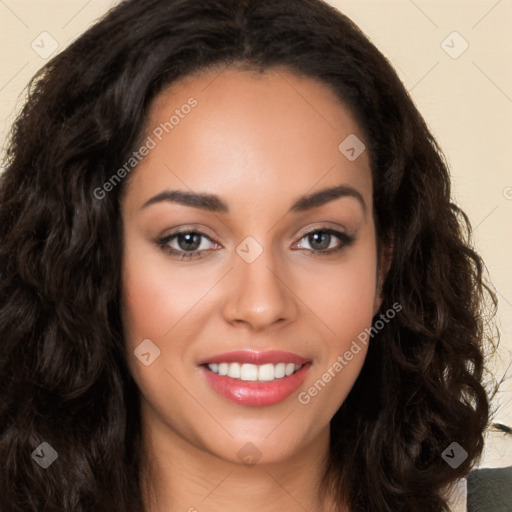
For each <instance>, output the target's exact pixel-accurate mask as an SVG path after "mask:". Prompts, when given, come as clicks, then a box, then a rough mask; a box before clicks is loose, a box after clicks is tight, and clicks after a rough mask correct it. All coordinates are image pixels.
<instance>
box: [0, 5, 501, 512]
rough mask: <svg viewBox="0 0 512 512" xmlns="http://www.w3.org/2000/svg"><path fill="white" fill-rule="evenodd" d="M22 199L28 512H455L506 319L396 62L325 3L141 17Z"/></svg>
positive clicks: (73, 82)
mask: <svg viewBox="0 0 512 512" xmlns="http://www.w3.org/2000/svg"><path fill="white" fill-rule="evenodd" d="M8 159H9V161H8V165H7V169H6V171H5V173H4V174H3V175H2V177H1V182H0V219H1V222H0V226H1V228H0V229H1V232H0V233H1V235H0V237H1V238H0V264H1V268H2V280H1V285H0V296H1V309H0V318H1V322H0V325H1V328H0V329H1V332H0V335H1V339H2V345H1V347H2V348H1V352H0V353H1V357H0V364H1V372H0V375H1V377H0V379H1V380H0V382H1V389H2V397H3V400H2V402H1V409H0V418H1V422H0V425H1V427H0V428H1V437H0V454H1V457H2V460H3V461H4V462H3V471H2V474H1V476H0V488H1V490H2V492H1V493H0V495H1V498H0V510H9V511H13V512H17V511H23V512H27V511H42V510H45V511H46V510H48V511H50V510H59V511H86V510H87V511H89V510H94V511H104V510H105V511H106V510H118V511H141V510H144V511H147V512H156V511H173V512H174V511H177V510H190V511H192V510H199V511H203V510H212V511H213V510H224V511H225V510H240V509H244V510H268V511H273V510H276V511H277V510H279V511H280V510H309V511H327V510H331V511H334V510H336V511H350V512H355V511H394V512H396V511H401V510H403V511H406V510H407V511H427V510H428V511H442V510H447V509H448V508H447V502H446V496H447V492H448V490H449V487H450V485H451V484H453V483H454V482H456V481H457V480H458V479H460V478H461V477H463V476H464V475H466V474H467V473H468V471H469V469H470V468H471V466H472V464H473V463H474V462H475V461H476V460H477V458H478V456H479V455H480V453H481V450H482V443H483V438H482V432H483V430H484V429H485V427H486V425H487V423H488V414H489V404H488V397H487V394H486V391H485V388H484V386H483V384H482V376H483V371H484V368H483V349H484V345H485V342H486V340H487V334H486V332H485V330H484V320H483V318H482V312H483V311H484V309H485V307H486V300H487V299H490V303H491V305H495V297H494V295H493V294H492V293H491V292H490V291H489V290H488V288H487V287H486V285H485V284H484V282H483V278H482V269H483V264H482V261H481V259H480V257H479V256H478V255H477V254H476V253H475V252H474V250H473V249H472V247H471V244H470V240H469V223H468V221H467V218H466V217H465V215H464V213H463V212H462V211H461V210H460V209H459V208H458V207H457V206H456V205H454V204H453V203H451V200H450V181H449V174H448V170H447V167H446V164H445V162H444V160H443V157H442V154H441V152H440V150H439V148H438V147H437V145H436V142H435V141H434V139H433V137H432V135H431V134H430V132H429V131H428V129H427V127H426V125H425V123H424V121H423V119H422V117H421V115H420V114H419V113H418V111H417V110H416V108H415V106H414V105H413V103H412V101H411V100H410V98H409V97H408V95H407V92H406V91H405V89H404V87H403V85H402V84H401V82H400V81H399V79H398V78H397V75H396V74H395V72H394V71H393V69H392V68H391V67H390V65H389V63H388V62H387V61H386V59H385V58H384V57H383V56H382V55H381V54H380V53H379V51H378V50H377V49H376V48H375V47H374V46H373V45H372V44H371V43H370V42H369V41H368V39H367V38H366V37H365V36H364V35H363V34H362V33H361V32H360V31H359V29H358V28H357V27H356V26H355V25H354V24H353V23H352V22H351V21H350V20H349V19H347V18H346V17H345V16H343V15H342V14H340V13H339V12H337V11H336V10H334V9H333V8H331V7H330V6H328V5H327V4H325V3H323V2H321V1H319V0H294V1H291V0H277V1H276V0H272V1H270V0H268V1H267V0H264V1H261V0H259V1H256V0H246V1H242V2H240V1H235V0H206V1H200V2H199V1H198V0H172V1H167V2H163V1H161V0H138V1H135V0H131V1H126V2H123V3H121V5H119V6H118V7H116V8H115V9H113V10H112V11H111V12H110V13H109V14H108V15H107V16H106V17H105V18H104V19H102V20H101V21H99V22H98V23H97V24H96V25H94V26H93V27H92V28H91V29H89V30H88V31H87V32H86V33H85V34H84V35H83V36H81V37H80V38H79V39H78V40H77V41H75V42H74V43H73V44H72V45H71V46H70V47H69V48H67V49H66V50H65V51H64V52H62V53H61V54H60V55H58V56H57V57H56V58H54V59H53V60H52V61H51V62H50V63H49V64H48V65H47V66H46V67H45V68H43V70H42V71H41V72H40V73H39V74H38V75H37V77H36V78H35V80H34V82H33V83H32V87H31V92H30V95H29V98H28V101H27V104H26V106H25V108H24V109H23V111H22V112H21V114H20V116H19V118H18V120H17V122H16V123H15V125H14V129H13V131H12V140H11V145H10V149H9V152H8Z"/></svg>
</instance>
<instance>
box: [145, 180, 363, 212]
mask: <svg viewBox="0 0 512 512" xmlns="http://www.w3.org/2000/svg"><path fill="white" fill-rule="evenodd" d="M341 197H353V198H354V199H356V200H357V201H358V202H359V203H360V205H361V207H362V209H363V211H364V212H365V213H366V210H367V206H366V203H365V201H364V199H363V196H362V195H361V193H360V192H359V191H358V190H356V189H355V188H353V187H350V186H349V185H338V186H336V187H331V188H325V189H323V190H320V191H318V192H314V193H313V194H309V195H304V196H301V197H299V198H298V199H297V200H296V201H295V202H294V203H293V204H292V206H291V207H290V210H289V211H290V212H304V211H307V210H312V209H313V208H319V207H320V206H323V205H324V204H327V203H329V202H331V201H334V200H336V199H339V198H341ZM161 202H171V203H177V204H181V205H183V206H191V207H193V208H200V209H201V210H206V211H209V212H220V213H229V206H228V205H227V203H226V202H225V201H223V200H222V199H221V198H220V197H218V196H216V195H213V194H202V193H196V192H184V191H180V190H165V191H163V192H160V193H159V194H157V195H156V196H154V197H152V198H151V199H149V200H147V201H146V202H145V203H144V204H143V205H142V207H141V210H142V209H144V208H147V207H148V206H150V205H153V204H156V203H161Z"/></svg>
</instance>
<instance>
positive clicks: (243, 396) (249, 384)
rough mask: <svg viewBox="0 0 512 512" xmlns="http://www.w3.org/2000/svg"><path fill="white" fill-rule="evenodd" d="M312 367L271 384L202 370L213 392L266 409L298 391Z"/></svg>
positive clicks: (304, 366) (306, 365) (303, 367)
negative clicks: (265, 407)
mask: <svg viewBox="0 0 512 512" xmlns="http://www.w3.org/2000/svg"><path fill="white" fill-rule="evenodd" d="M310 366H311V363H306V364H304V365H303V366H302V368H301V369H300V370H298V371H296V372H295V373H293V374H292V375H289V376H288V377H283V378H281V379H274V380H271V381H269V382H261V381H243V380H240V379H233V378H231V377H227V376H225V375H218V374H217V373H213V372H211V371H210V370H208V368H205V367H204V366H201V370H202V371H203V372H204V375H205V377H206V380H207V381H208V383H209V384H210V386H211V387H212V388H213V390H214V391H216V392H217V393H218V394H219V395H221V396H223V397H224V398H227V399H228V400H229V401H231V402H234V403H236V404H240V405H247V406H251V407H264V406H268V405H274V404H278V403H279V402H282V401H283V400H286V398H288V397H289V396H290V395H291V394H292V393H293V392H294V391H297V389H299V387H300V386H301V384H302V383H303V382H304V379H305V378H306V375H307V373H308V371H309V367H310Z"/></svg>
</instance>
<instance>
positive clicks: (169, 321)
mask: <svg viewBox="0 0 512 512" xmlns="http://www.w3.org/2000/svg"><path fill="white" fill-rule="evenodd" d="M214 282H215V277H214V276H210V278H205V276H204V275H199V273H194V272H193V271H190V270H189V271H188V272H183V271H181V272H180V271H179V270H178V269H177V266H176V265H171V264H169V261H167V259H166V255H165V253H159V252H158V251H157V250H153V249H151V250H148V249H147V248H141V247H137V246H134V247H127V248H126V251H125V256H124V265H123V292H124V297H123V323H124V326H125V335H126V340H127V341H128V342H129V343H130V344H131V345H133V344H137V342H140V340H141V339H145V338H150V339H155V340H163V339H164V338H165V337H166V336H168V335H170V332H171V331H172V330H173V329H174V328H175V326H177V325H178V324H179V323H181V322H182V320H183V319H184V318H185V317H186V316H187V315H189V313H190V312H191V311H192V310H193V308H194V307H195V305H196V304H197V303H198V301H199V300H200V299H201V297H202V296H203V295H204V294H205V293H206V292H207V291H208V289H209V288H211V286H212V284H213V283H214ZM180 325H181V324H180Z"/></svg>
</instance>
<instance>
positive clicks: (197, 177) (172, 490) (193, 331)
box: [121, 68, 382, 512]
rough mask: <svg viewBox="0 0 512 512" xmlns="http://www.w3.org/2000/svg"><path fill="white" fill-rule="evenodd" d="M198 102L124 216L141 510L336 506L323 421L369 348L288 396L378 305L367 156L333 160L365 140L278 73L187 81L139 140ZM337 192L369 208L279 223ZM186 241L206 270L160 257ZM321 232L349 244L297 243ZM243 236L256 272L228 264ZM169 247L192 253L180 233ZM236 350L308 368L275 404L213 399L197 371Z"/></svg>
mask: <svg viewBox="0 0 512 512" xmlns="http://www.w3.org/2000/svg"><path fill="white" fill-rule="evenodd" d="M191 96H193V97H194V98H196V99H197V101H198V105H197V107H195V108H194V109H193V110H192V112H191V113H190V114H189V115H187V116H185V117H184V118H183V119H181V120H180V123H179V125H177V126H176V127H175V128H174V129H173V131H172V132H171V133H170V134H168V135H166V136H165V137H163V139H162V141H160V142H159V143H158V144H157V146H156V147H155V148H154V149H153V150H152V151H151V152H150V153H149V154H148V155H147V156H146V157H145V158H144V160H143V161H142V162H141V163H140V164H139V166H138V167H137V169H136V170H135V171H134V172H133V174H132V175H131V176H130V181H129V184H128V186H127V189H126V193H125V196H124V198H123V201H122V206H121V208H122V218H123V229H124V256H123V267H122V277H123V279H122V281H123V290H122V296H123V323H124V329H125V336H126V346H127V352H128V355H129V361H130V369H131V372H132V374H133V377H134V379H135V381H136V382H137V384H138V386H139V388H140V392H141V401H142V405H141V416H142V424H143V442H144V454H145V456H146V460H147V461H150V462H148V464H147V467H146V470H145V472H144V475H145V476H144V478H143V483H144V485H145V487H144V488H145V493H146V499H147V502H148V510H150V511H151V512H156V511H166V512H167V511H172V512H174V511H186V510H189V511H193V510H198V511H201V512H202V511H220V510H222V511H223V512H226V511H231V510H233V511H235V510H248V511H258V512H260V511H261V510H265V511H270V512H272V511H276V512H277V511H282V510H304V509H305V510H308V511H322V510H328V509H329V506H330V505H332V503H331V502H330V500H331V498H330V497H329V496H327V497H325V499H324V498H322V499H320V498H319V497H318V496H317V491H318V483H319V480H320V477H321V475H322V471H323V469H324V464H325V459H326V456H327V453H328V443H329V421H330V420H331V418H332V416H333V415H334V413H335V412H336V410H337V409H338V408H339V407H340V405H341V404H342V403H343V401H344V399H345V398H346V396H347V394H348V393H349V391H350V389H351V387H352V385H353V384H354V382H355V380H356V378H357V376H358V374H359V372H360V370H361V367H362V364H363V362H364V357H365V355H366V347H365V346H364V345H361V348H362V350H361V351H360V352H359V353H358V354H357V355H355V356H354V358H353V359H352V360H351V361H350V363H349V364H347V366H345V367H344V368H343V370H342V371H341V372H340V373H339V374H338V375H337V376H336V377H335V378H334V379H332V381H331V382H330V383H329V384H328V385H327V386H326V387H325V388H324V389H322V391H321V392H319V393H318V394H317V395H316V396H315V397H313V398H312V399H311V401H310V402H309V403H308V404H307V405H302V404H301V403H299V401H298V399H297V394H298V392H300V391H304V390H307V389H308V388H309V387H311V386H312V384H313V383H314V382H315V381H317V380H318V379H319V378H320V377H321V375H322V374H323V373H324V372H326V371H327V370H328V369H329V368H331V367H332V366H333V363H334V362H335V361H336V360H337V357H338V356H339V355H343V354H344V353H345V352H346V351H347V350H348V349H349V347H350V345H351V343H352V342H353V340H355V339H356V338H357V335H358V334H359V333H360V332H362V331H363V330H364V329H365V328H367V327H369V326H370V325H371V320H372V316H373V315H374V314H375V313H376V312H377V311H378V308H379V307H380V304H381V299H380V297H379V294H378V282H379V280H382V276H381V275H380V274H379V270H378V269H379V268H381V267H382V265H380V266H379V265H378V264H377V263H378V261H377V259H378V258H377V244H376V233H375V225H374V221H373V211H372V194H373V191H372V180H371V172H370V164H369V158H368V154H367V152H366V151H365V152H363V153H362V154H361V156H359V158H357V159H356V160H355V161H353V162H351V161H349V160H348V159H347V158H345V156H344V155H343V154H342V153H341V152H340V151H339V149H338V146H339V144H340V143H341V142H342V141H343V140H344V139H345V138H346V137H347V136H348V135H350V134H355V135H357V137H358V138H359V139H361V140H363V141H364V136H363V134H362V131H361V129H360V128H359V126H358V125H357V123H356V122H355V120H354V118H353V117H352V115H351V114H350V111H349V110H348V109H347V108H346V107H345V106H344V105H343V104H342V103H340V102H339V101H338V99H337V98H336V96H335V95H334V93H333V92H332V91H331V90H330V89H329V88H328V87H327V86H326V85H324V84H322V83H319V82H317V81H314V80H312V79H310V78H304V77H299V76H296V75H294V74H292V73H291V72H289V71H287V70H286V69H282V68H276V69H273V70H271V71H266V72H265V73H264V74H256V73H254V72H249V71H240V70H235V69H228V70H224V71H223V72H222V73H221V74H219V72H218V71H216V72H214V71H210V72H206V73H203V74H199V75H194V76H189V77H187V78H185V79H182V80H180V81H179V82H176V83H174V84H173V85H172V86H171V87H169V88H168V89H166V90H165V91H164V92H163V93H161V94H160V95H159V96H158V97H157V99H156V100H155V102H154V103H153V105H152V108H151V110H150V112H149V119H148V124H147V135H150V134H151V131H152V130H153V129H154V128H155V127H157V126H159V125H160V123H163V122H165V121H167V120H168V119H169V117H170V116H171V115H172V114H173V112H174V110H175V109H177V108H180V106H181V105H183V104H184V103H186V102H187V99H188V98H190V97H191ZM341 184H344V185H346V186H350V187H353V188H354V189H355V190H357V191H358V192H359V193H360V195H361V196H362V198H363V200H364V203H365V208H363V206H362V205H361V203H360V202H359V201H358V200H357V199H355V198H354V197H340V198H337V199H335V200H332V201H329V202H327V203H325V204H323V205H322V206H319V207H316V208H313V209H310V210H308V211H302V212H288V210H289V208H290V206H291V205H292V203H294V201H296V200H297V199H298V198H299V197H300V196H303V195H308V194H312V193H315V192H318V191H319V190H322V189H324V188H328V187H333V186H338V185H341ZM166 190H181V191H186V192H191V191H193V192H201V193H208V194H215V195H217V196H219V198H221V199H222V200H223V201H225V202H226V203H227V205H228V206H229V212H227V213H226V212H210V211H206V210H202V209H200V208H195V207H192V206H185V205H182V204H177V203H172V202H170V201H160V202H156V203H154V204H151V205H150V206H147V207H145V208H142V206H143V205H144V203H146V202H147V201H148V200H149V199H150V198H152V197H154V196H155V195H157V194H159V193H161V192H163V191H166ZM181 228H191V229H193V230H195V231H196V232H200V233H204V234H205V235H206V237H209V238H210V239H211V240H212V241H209V239H208V238H200V239H199V240H200V242H201V246H200V249H201V250H203V249H204V250H203V252H202V253H201V254H200V256H201V257H198V258H194V259H190V260H188V259H187V260H183V259H181V258H180V257H179V256H173V255H171V254H169V253H168V252H166V251H165V250H164V249H163V248H162V247H161V246H159V245H158V240H161V239H162V238H164V237H165V236H168V235H171V234H173V233H174V232H175V231H176V230H178V229H181ZM326 228H331V229H335V230H338V231H340V232H342V233H346V234H348V235H349V236H354V237H355V241H354V242H353V243H352V244H347V245H343V241H342V240H339V239H338V238H337V237H336V236H333V237H331V239H330V240H329V241H328V242H327V246H321V240H320V241H317V242H316V244H315V239H314V238H312V237H308V236H306V235H307V233H309V232H311V231H315V230H317V231H321V230H322V229H326ZM248 236H251V237H253V238H254V239H255V240H256V241H257V242H258V243H259V245H260V246H261V248H262V249H263V252H262V254H261V255H260V256H259V257H258V258H257V259H256V260H255V261H254V262H252V263H247V262H246V261H245V260H244V259H242V258H241V257H240V256H239V254H238V253H237V252H236V248H237V246H238V245H239V244H240V243H241V242H242V241H243V240H244V239H245V238H246V237H248ZM180 240H181V244H179V241H180ZM188 243H189V244H190V242H188ZM169 244H170V245H171V247H173V248H174V249H176V250H180V249H181V252H186V248H187V241H186V240H183V237H181V238H178V239H177V238H175V239H174V240H173V241H170V242H168V245H169ZM338 246H343V248H342V250H340V251H338V252H331V253H329V254H324V255H321V254H320V255H318V254H317V255H315V254H313V253H312V249H313V248H316V249H317V250H318V248H319V247H320V249H322V247H327V248H336V247H338ZM325 251H326V249H324V252H325ZM196 252H197V251H196ZM318 252H320V251H318ZM145 339H150V340H152V342H153V343H154V344H155V345H156V346H158V348H159V349H160V351H161V353H160V356H159V357H158V358H157V359H156V360H155V361H154V362H153V363H152V364H150V365H148V366H145V365H143V364H141V362H140V361H139V360H138V359H137V358H136V357H134V355H133V351H134V349H135V348H136V347H137V346H138V345H139V344H140V343H141V342H142V340H145ZM239 349H253V350H257V351H266V350H271V349H275V350H284V351H289V352H293V353H296V354H299V355H301V356H303V357H306V358H308V359H310V360H311V361H312V366H311V368H310V371H309V374H308V376H307V379H306V381H305V383H304V384H303V385H302V386H301V388H300V389H299V390H298V392H297V393H293V394H292V395H291V396H290V397H288V398H287V399H286V400H284V401H283V402H281V403H278V404H275V405H272V406H268V407H249V406H244V405H239V404H234V403H231V402H229V401H227V400H226V399H225V398H223V397H221V396H219V395H218V394H217V393H216V392H215V391H213V390H212V389H211V388H210V387H209V385H208V384H207V382H206V380H205V378H204V375H203V373H202V371H201V369H200V368H199V367H198V362H199V361H200V360H201V359H204V358H206V357H210V356H212V355H215V354H219V353H223V352H228V351H232V350H239ZM248 442H250V443H252V444H253V445H254V446H256V447H257V450H258V451H259V453H260V454H261V458H260V460H259V461H258V463H257V464H255V465H253V466H247V465H244V464H243V463H242V462H241V460H239V458H238V457H237V453H238V452H239V450H240V449H241V448H242V447H244V445H246V443H248Z"/></svg>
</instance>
